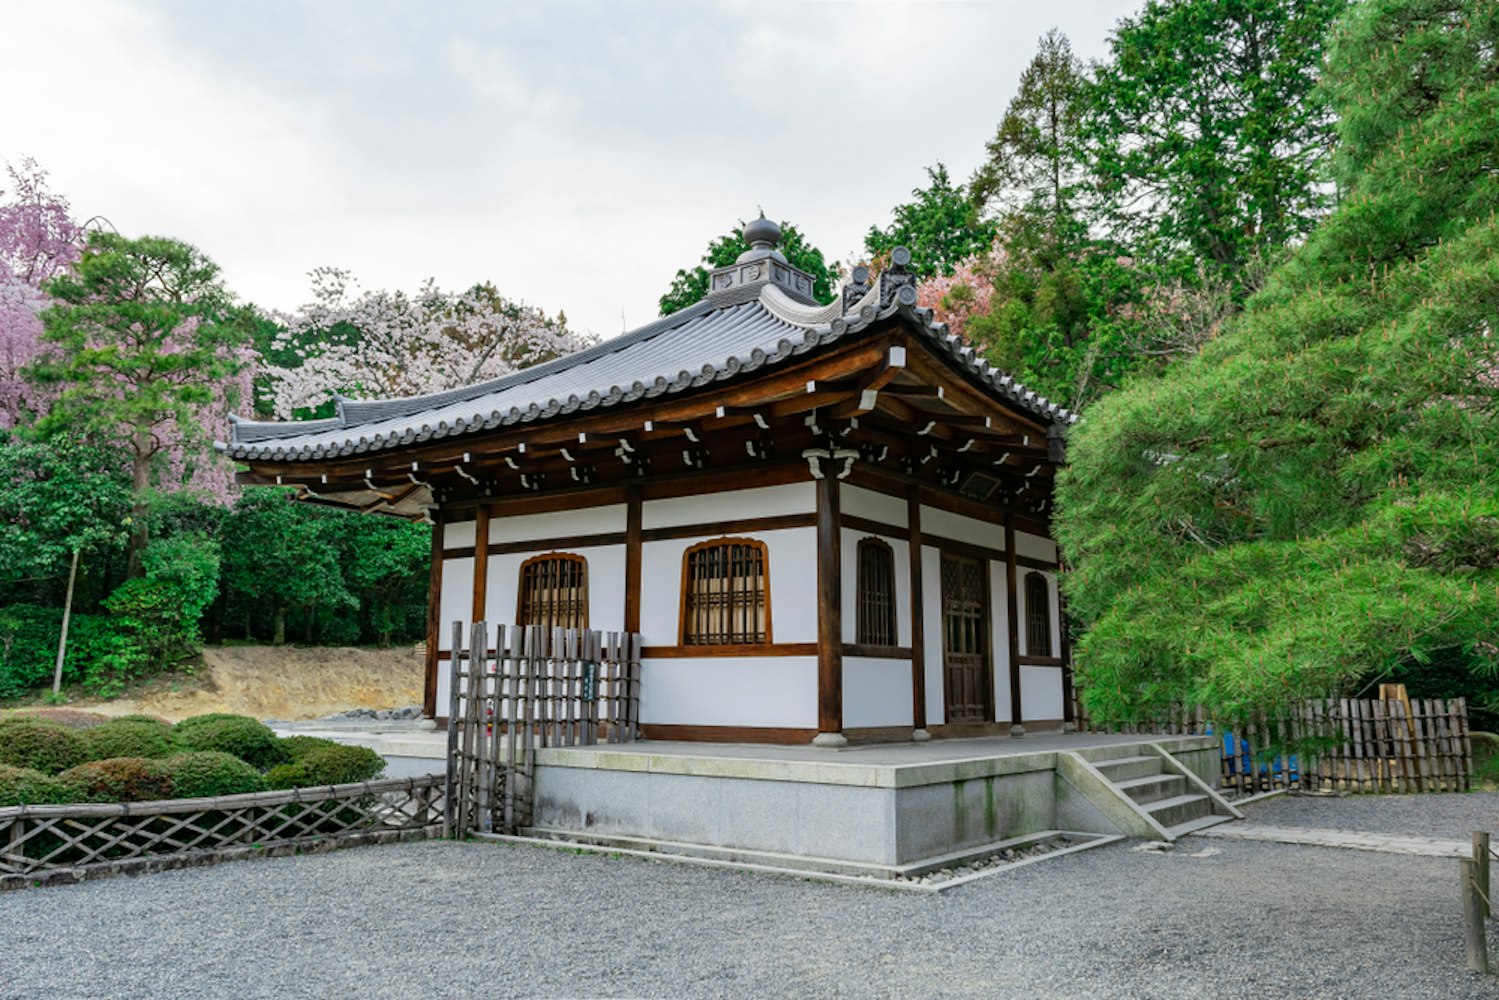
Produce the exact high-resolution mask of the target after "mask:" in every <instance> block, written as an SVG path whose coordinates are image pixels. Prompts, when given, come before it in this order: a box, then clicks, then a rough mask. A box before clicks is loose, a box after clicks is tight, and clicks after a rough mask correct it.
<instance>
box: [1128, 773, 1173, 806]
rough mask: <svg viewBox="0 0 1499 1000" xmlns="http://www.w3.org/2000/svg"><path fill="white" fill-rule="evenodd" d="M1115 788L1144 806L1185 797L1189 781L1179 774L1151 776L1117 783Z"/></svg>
mask: <svg viewBox="0 0 1499 1000" xmlns="http://www.w3.org/2000/svg"><path fill="white" fill-rule="evenodd" d="M1114 787H1115V788H1117V789H1119V790H1120V791H1121V792H1123V793H1124V794H1125V795H1128V796H1129V797H1130V798H1132V799H1134V800H1135V801H1136V802H1138V803H1140V804H1141V805H1144V804H1145V803H1147V802H1158V801H1160V800H1161V799H1168V798H1175V797H1176V796H1179V795H1184V794H1185V793H1186V791H1187V779H1186V778H1183V777H1182V776H1181V775H1179V774H1150V775H1146V776H1145V777H1143V778H1128V779H1126V780H1124V781H1116V782H1114Z"/></svg>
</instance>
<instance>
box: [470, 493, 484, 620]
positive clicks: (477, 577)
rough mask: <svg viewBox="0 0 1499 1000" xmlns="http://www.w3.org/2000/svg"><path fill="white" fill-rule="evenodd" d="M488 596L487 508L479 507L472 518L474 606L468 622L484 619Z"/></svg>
mask: <svg viewBox="0 0 1499 1000" xmlns="http://www.w3.org/2000/svg"><path fill="white" fill-rule="evenodd" d="M488 596H489V508H488V507H487V506H485V507H480V508H479V512H478V517H476V518H475V519H474V607H473V613H472V615H471V616H470V617H469V620H468V622H469V624H470V625H472V624H473V623H474V622H479V621H485V620H486V616H485V613H484V604H485V600H486V598H487V597H488Z"/></svg>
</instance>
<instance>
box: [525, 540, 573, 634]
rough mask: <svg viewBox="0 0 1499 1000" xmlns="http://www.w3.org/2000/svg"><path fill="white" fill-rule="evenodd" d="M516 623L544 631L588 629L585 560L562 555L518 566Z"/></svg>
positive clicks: (554, 555)
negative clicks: (518, 585) (533, 626)
mask: <svg viewBox="0 0 1499 1000" xmlns="http://www.w3.org/2000/svg"><path fill="white" fill-rule="evenodd" d="M516 623H517V624H520V625H541V626H543V627H545V628H587V627H588V560H586V559H584V558H583V557H582V556H575V555H569V554H566V553H560V554H553V555H545V556H536V557H535V558H532V559H527V560H526V561H525V562H523V563H521V567H520V607H519V609H518V610H517V612H516Z"/></svg>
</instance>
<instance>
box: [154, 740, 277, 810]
mask: <svg viewBox="0 0 1499 1000" xmlns="http://www.w3.org/2000/svg"><path fill="white" fill-rule="evenodd" d="M162 766H163V767H165V768H166V772H167V776H168V777H169V778H171V779H172V796H173V797H174V798H179V799H196V798H204V797H207V796H217V795H243V794H245V793H246V792H260V791H264V790H265V787H266V784H265V778H263V777H262V776H261V774H260V772H259V771H257V770H256V769H255V768H254V767H252V766H250V765H249V764H247V763H245V762H244V761H242V760H240V759H239V758H238V757H235V756H234V755H233V754H227V753H224V752H222V751H219V750H193V751H189V752H187V753H179V754H173V755H172V756H170V757H168V758H167V759H166V760H164V761H162Z"/></svg>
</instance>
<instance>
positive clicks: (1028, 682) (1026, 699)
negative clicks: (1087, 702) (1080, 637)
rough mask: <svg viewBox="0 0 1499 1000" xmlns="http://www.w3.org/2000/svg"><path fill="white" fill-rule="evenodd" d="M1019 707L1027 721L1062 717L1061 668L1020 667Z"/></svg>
mask: <svg viewBox="0 0 1499 1000" xmlns="http://www.w3.org/2000/svg"><path fill="white" fill-rule="evenodd" d="M1020 707H1021V709H1022V710H1023V711H1024V712H1025V721H1027V722H1029V721H1031V720H1036V721H1040V720H1043V719H1045V720H1051V719H1060V718H1061V717H1062V668H1061V667H1021V668H1020ZM1006 718H1008V716H1006Z"/></svg>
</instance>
